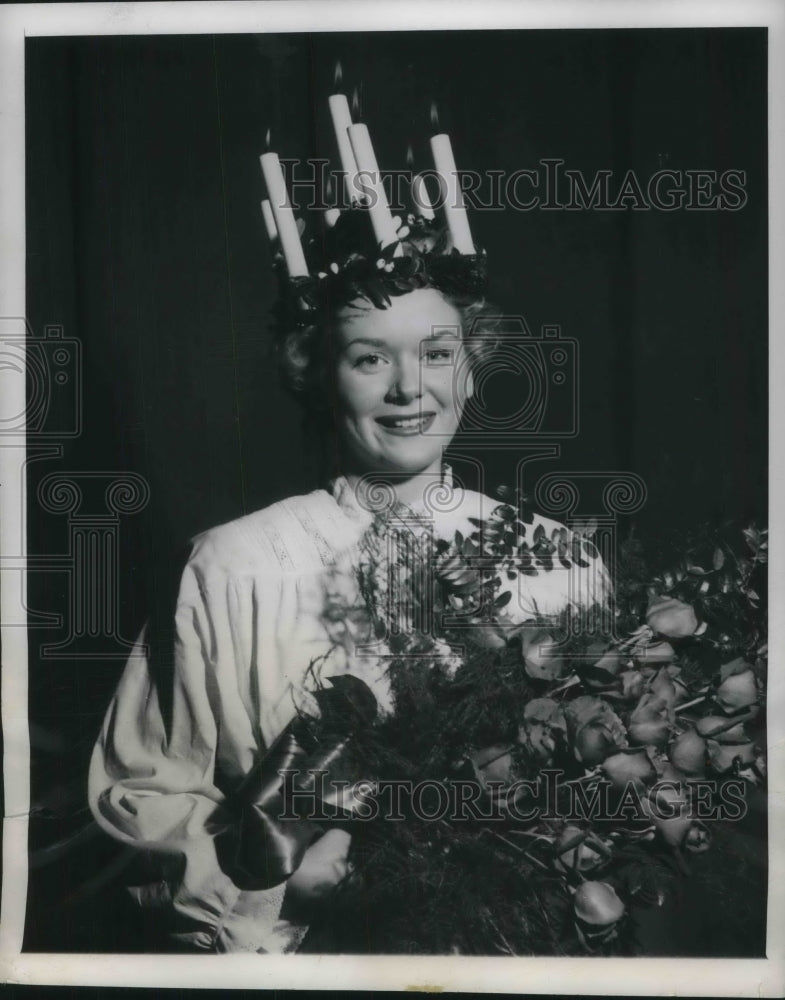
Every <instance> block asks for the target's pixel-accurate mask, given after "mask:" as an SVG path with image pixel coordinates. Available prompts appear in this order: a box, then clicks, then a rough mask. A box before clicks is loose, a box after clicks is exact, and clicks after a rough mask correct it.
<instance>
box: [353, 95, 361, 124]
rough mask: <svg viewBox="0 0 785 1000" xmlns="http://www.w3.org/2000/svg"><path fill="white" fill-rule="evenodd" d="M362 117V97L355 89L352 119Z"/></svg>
mask: <svg viewBox="0 0 785 1000" xmlns="http://www.w3.org/2000/svg"><path fill="white" fill-rule="evenodd" d="M359 117H360V97H359V95H358V93H357V88H356V87H355V88H354V90H353V91H352V118H359Z"/></svg>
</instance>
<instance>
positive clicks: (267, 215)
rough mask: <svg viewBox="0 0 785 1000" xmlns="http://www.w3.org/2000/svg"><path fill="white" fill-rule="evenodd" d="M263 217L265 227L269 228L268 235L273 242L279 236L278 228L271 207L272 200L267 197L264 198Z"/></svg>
mask: <svg viewBox="0 0 785 1000" xmlns="http://www.w3.org/2000/svg"><path fill="white" fill-rule="evenodd" d="M262 218H263V219H264V228H265V229H266V230H267V235H268V236H269V238H270V241H271V242H272V241H273V240H274V239H276V237H277V236H278V230H277V229H276V228H275V217H274V216H273V210H272V208H271V207H270V202H269V201H268V200H267V199H266V198H264V199H263V200H262Z"/></svg>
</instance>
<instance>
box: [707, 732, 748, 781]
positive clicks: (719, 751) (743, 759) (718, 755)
mask: <svg viewBox="0 0 785 1000" xmlns="http://www.w3.org/2000/svg"><path fill="white" fill-rule="evenodd" d="M707 747H708V750H709V759H710V760H711V766H712V767H713V768H714V770H715V771H719V772H720V774H722V773H723V772H725V771H729V770H730V769H731V768H732V767H733V764H734V761H735V760H736V759H737V758H738V759H739V761H740V763H741V764H742V765H744V764H752V763H753V762H754V760H755V744H754V743H752V742H751V741H750V742H749V743H718V742H717V740H708V741H707Z"/></svg>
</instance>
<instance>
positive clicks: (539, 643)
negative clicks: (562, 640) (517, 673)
mask: <svg viewBox="0 0 785 1000" xmlns="http://www.w3.org/2000/svg"><path fill="white" fill-rule="evenodd" d="M558 646H559V643H558V642H557V641H556V640H555V639H554V638H553V636H552V635H549V634H548V633H546V632H537V633H535V634H534V635H533V636H532V637H531V638H530V639H527V637H524V642H523V664H524V668H525V670H526V673H527V674H528V675H529V677H533V678H534V679H535V680H544V681H553V680H556V679H557V678H559V677H561V676H562V675H563V673H564V668H565V662H564V658H563V657H562V656H559V655H558V653H557V652H556V650H557V649H558Z"/></svg>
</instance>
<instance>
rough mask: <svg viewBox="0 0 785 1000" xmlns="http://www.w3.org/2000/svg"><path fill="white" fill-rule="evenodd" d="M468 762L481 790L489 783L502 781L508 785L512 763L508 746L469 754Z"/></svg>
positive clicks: (494, 747)
mask: <svg viewBox="0 0 785 1000" xmlns="http://www.w3.org/2000/svg"><path fill="white" fill-rule="evenodd" d="M469 760H470V761H471V763H472V765H473V769H474V773H475V775H476V778H477V780H478V781H479V783H480V784H481V785H482V786H483V788H485V787H486V786H487V783H488V782H489V781H503V782H505V784H508V783H509V782H510V781H511V779H512V769H513V761H512V755H511V754H510V748H509V747H508V746H493V747H484V748H483V749H482V750H476V751H475V752H474V753H473V754H471V755H470V756H469Z"/></svg>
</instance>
